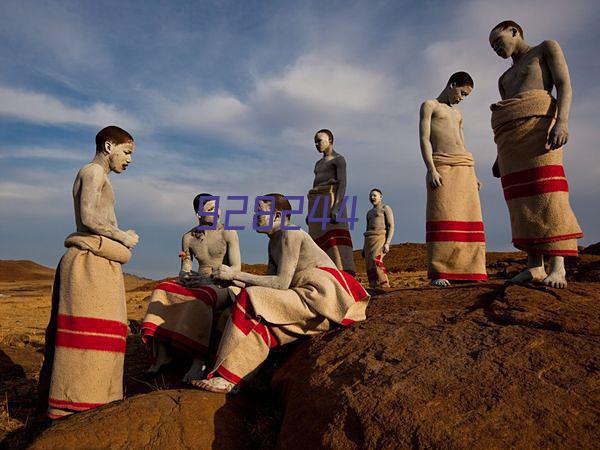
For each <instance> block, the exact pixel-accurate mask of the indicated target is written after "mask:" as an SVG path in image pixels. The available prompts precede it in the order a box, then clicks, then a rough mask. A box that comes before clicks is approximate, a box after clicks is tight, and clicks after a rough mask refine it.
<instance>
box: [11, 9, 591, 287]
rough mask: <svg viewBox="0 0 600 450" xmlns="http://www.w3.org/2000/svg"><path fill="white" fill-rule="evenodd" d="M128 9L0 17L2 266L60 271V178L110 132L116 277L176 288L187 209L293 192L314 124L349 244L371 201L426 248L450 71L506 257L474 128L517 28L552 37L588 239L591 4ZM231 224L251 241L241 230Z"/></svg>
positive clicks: (250, 256)
mask: <svg viewBox="0 0 600 450" xmlns="http://www.w3.org/2000/svg"><path fill="white" fill-rule="evenodd" d="M124 3H125V2H120V1H114V2H112V1H96V2H79V1H72V2H69V1H61V2H50V1H37V2H32V1H24V0H18V1H11V0H2V2H1V4H0V39H1V42H2V45H1V46H0V258H2V259H32V260H35V261H37V262H40V263H42V264H46V265H49V266H55V265H56V263H57V262H58V260H59V258H60V256H61V254H62V253H63V251H64V248H63V247H62V242H63V239H64V237H65V236H66V235H67V234H69V233H70V232H72V231H73V229H74V219H73V206H72V199H71V188H72V183H73V179H74V177H75V174H76V173H77V170H78V169H79V167H81V166H82V165H83V164H85V163H86V162H88V161H89V160H90V159H91V158H92V156H93V153H94V144H93V140H94V136H95V134H96V132H97V131H98V130H99V129H101V128H102V127H104V126H106V125H109V124H116V125H119V126H122V127H124V128H126V129H127V130H129V131H131V133H132V134H133V135H134V137H135V139H136V152H135V154H134V161H133V165H132V166H130V167H129V169H128V170H127V172H126V173H124V174H122V175H113V176H112V179H113V183H114V185H115V190H116V193H117V216H118V219H119V224H120V226H121V227H122V228H125V229H126V228H133V229H135V230H136V231H137V232H138V233H139V235H140V236H141V240H140V243H139V245H138V246H137V247H136V249H135V253H134V258H133V259H132V261H131V262H130V263H129V264H128V266H126V270H127V271H129V272H133V273H137V274H141V275H145V276H149V277H159V276H166V275H168V274H173V273H177V271H178V270H179V266H178V264H179V260H178V257H177V254H178V252H179V245H180V244H179V243H180V237H181V234H182V233H183V232H185V231H186V230H187V229H189V228H190V227H191V226H193V225H194V213H193V210H192V205H191V201H192V199H193V197H194V195H195V194H196V193H199V192H210V193H213V194H214V195H220V196H227V195H249V196H251V197H252V196H255V195H257V194H261V193H263V194H264V193H267V192H282V193H285V194H288V195H304V194H305V193H306V192H307V190H308V189H309V188H310V186H311V183H312V177H313V174H312V170H313V167H314V163H315V161H316V160H317V158H318V154H317V153H316V151H315V149H314V146H313V144H312V138H313V133H314V131H315V130H317V129H319V128H323V127H327V128H331V129H332V130H333V131H334V133H335V135H336V149H337V150H338V151H339V152H340V153H342V154H343V155H344V156H345V157H346V160H347V162H348V176H349V188H348V194H349V195H357V196H358V198H359V201H358V214H359V217H360V222H359V223H358V225H357V226H356V228H355V230H354V231H353V233H352V234H353V238H354V242H355V247H359V246H361V245H362V232H363V231H364V226H365V221H364V214H365V212H366V210H367V209H368V207H369V202H368V191H369V189H370V188H371V187H374V186H377V187H380V188H381V189H382V190H383V191H384V195H385V198H384V201H386V202H387V203H389V204H390V205H391V206H392V207H393V209H394V211H395V215H396V226H397V228H396V234H395V238H394V242H398V243H399V242H407V241H410V242H423V241H424V237H425V236H424V235H425V232H424V223H425V197H426V192H425V185H424V178H425V169H424V165H423V163H422V160H421V156H420V151H419V141H418V111H419V106H420V103H421V102H422V101H423V100H424V99H427V98H432V97H436V96H437V95H438V94H439V92H440V91H441V90H442V88H443V87H444V84H445V82H446V80H447V79H448V76H449V75H450V74H452V73H453V72H455V71H458V70H466V71H468V72H470V73H471V75H472V76H473V78H474V79H475V90H474V92H473V93H472V94H471V96H470V97H469V98H468V99H467V100H465V102H464V103H463V104H462V105H461V109H462V110H463V112H464V116H465V137H466V141H467V147H468V148H469V150H470V151H471V152H472V153H473V154H474V155H475V160H476V163H477V170H478V175H479V178H480V179H481V181H482V182H483V190H482V193H481V196H482V204H483V214H484V220H485V222H486V232H487V237H488V246H489V248H490V249H492V250H505V249H510V248H512V247H511V245H510V227H509V221H508V213H507V209H506V205H505V203H504V200H503V198H502V193H501V188H500V184H499V182H498V180H496V179H494V178H492V176H491V172H490V167H491V164H492V162H493V160H494V157H495V146H494V143H493V139H492V132H491V129H490V125H489V123H490V112H489V105H490V104H491V103H493V102H495V101H497V100H498V93H497V87H496V83H497V79H498V76H499V75H500V74H501V73H502V72H503V71H504V70H506V68H507V67H508V65H509V62H507V61H504V60H501V59H500V58H498V57H497V56H496V55H495V54H494V53H493V52H492V50H491V49H490V48H489V45H488V42H487V36H488V33H489V30H490V29H491V27H492V26H493V25H495V24H496V23H498V22H500V21H502V20H505V19H514V20H516V21H517V22H519V23H520V24H521V25H522V26H523V28H524V29H525V37H526V38H527V40H528V41H529V42H530V43H531V44H537V43H539V42H540V41H542V40H544V39H557V40H558V41H559V42H560V43H561V45H562V48H563V50H564V52H565V54H566V56H567V60H568V63H569V67H570V71H571V79H572V83H573V89H574V100H573V108H572V114H571V140H570V142H569V144H568V146H567V150H566V153H565V166H566V170H567V173H568V177H569V180H570V186H571V202H572V205H573V208H574V210H575V212H576V214H577V216H578V218H579V221H580V224H581V226H582V228H583V230H584V232H585V235H586V237H585V238H584V239H583V240H582V241H581V243H582V244H583V245H585V244H589V243H593V242H597V241H600V214H599V212H598V206H597V205H598V198H600V187H599V182H598V180H599V179H600V164H599V163H598V161H599V158H598V153H599V152H600V148H599V146H598V131H597V128H598V123H599V114H598V105H599V104H600V87H598V85H597V80H598V79H600V58H598V51H597V45H598V41H599V39H600V33H599V31H598V25H597V24H598V23H599V22H600V3H598V2H596V1H593V0H581V1H579V0H576V1H571V2H565V1H563V0H532V1H529V0H507V1H503V2H498V1H478V0H471V1H461V0H455V1H447V2H446V1H431V0H429V1H428V0H423V1H420V2H408V1H398V0H396V1H392V0H390V1H383V0H381V1H377V0H375V1H373V0H370V1H368V2H367V1H356V2H352V1H348V0H344V1H326V0H320V1H314V2H310V1H302V2H298V1H277V2H262V1H253V0H244V1H227V0H223V1H196V2H185V1H178V2H171V1H144V2H142V1H137V2H136V1H131V2H126V4H124ZM236 205H237V203H231V204H230V205H229V206H230V207H235V206H236ZM223 206H224V207H225V208H226V207H227V206H228V204H227V202H225V204H224V205H223ZM240 219H241V218H240ZM297 222H298V223H303V220H302V219H299V220H297ZM235 223H238V224H242V223H244V224H245V225H247V226H248V228H250V226H249V225H250V222H249V218H247V219H246V220H238V221H237V222H235ZM240 240H241V244H242V258H243V259H244V261H246V262H264V260H265V255H266V238H265V237H264V236H261V235H257V234H256V233H255V232H254V231H252V230H251V229H247V230H245V231H242V232H240Z"/></svg>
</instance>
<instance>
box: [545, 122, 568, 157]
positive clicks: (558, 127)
mask: <svg viewBox="0 0 600 450" xmlns="http://www.w3.org/2000/svg"><path fill="white" fill-rule="evenodd" d="M568 140H569V125H568V124H567V122H565V121H562V120H557V121H556V123H555V124H554V126H553V127H552V130H551V131H550V134H549V135H548V144H547V146H548V148H549V149H550V150H556V149H557V148H561V147H562V146H563V145H565V144H566V143H567V141H568Z"/></svg>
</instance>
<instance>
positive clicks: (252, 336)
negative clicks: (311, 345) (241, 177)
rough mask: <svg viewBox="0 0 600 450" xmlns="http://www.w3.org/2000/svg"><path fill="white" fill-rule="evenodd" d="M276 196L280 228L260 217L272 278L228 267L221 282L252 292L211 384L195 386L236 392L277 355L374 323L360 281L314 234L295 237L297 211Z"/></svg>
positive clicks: (241, 297) (244, 296)
mask: <svg viewBox="0 0 600 450" xmlns="http://www.w3.org/2000/svg"><path fill="white" fill-rule="evenodd" d="M269 196H270V197H273V201H274V202H275V207H274V210H275V213H274V217H273V222H272V226H271V225H270V224H269V220H268V219H269V217H268V216H265V215H258V216H257V223H258V225H259V226H260V227H261V228H263V227H264V229H263V230H257V231H259V232H263V233H266V234H267V235H268V237H269V267H268V274H267V275H253V274H249V273H246V272H241V271H240V270H236V269H233V268H231V267H228V266H225V265H223V266H221V268H220V269H219V270H218V271H217V272H216V273H214V274H213V276H214V277H215V278H217V279H221V280H227V281H231V280H237V281H241V282H243V283H246V285H249V287H247V288H245V289H243V290H242V291H241V292H240V293H239V294H238V295H237V298H236V301H235V303H234V305H233V307H232V312H231V317H230V318H229V320H228V322H227V325H226V326H225V330H224V332H223V337H222V339H221V342H220V344H219V350H218V352H217V358H216V364H215V366H214V368H213V370H212V371H211V372H210V373H209V375H208V377H207V379H206V380H202V381H199V382H194V383H193V384H194V385H196V386H198V387H201V388H203V389H206V390H209V391H214V392H231V391H232V390H233V389H234V388H235V387H236V385H237V384H239V383H240V382H241V381H244V380H247V379H248V378H249V377H250V376H251V375H252V374H253V373H255V372H256V371H257V369H258V368H259V366H260V365H261V363H262V362H263V361H264V360H265V359H266V358H267V356H268V354H269V350H270V349H271V348H274V347H277V346H279V345H284V344H287V343H289V342H293V341H295V340H297V339H299V338H300V337H302V336H308V335H312V334H317V333H322V332H324V331H327V330H330V329H332V328H334V327H337V326H339V325H349V324H352V323H354V322H356V321H362V320H365V318H366V316H365V311H366V308H367V304H368V301H369V299H370V296H369V295H368V294H367V292H366V291H365V290H364V289H363V287H362V286H361V285H360V284H359V283H358V281H356V280H355V279H354V277H352V275H350V274H348V273H347V272H344V271H341V270H339V269H337V268H336V265H335V264H334V263H333V261H332V260H331V258H329V256H327V254H326V253H325V252H324V251H323V250H322V249H321V248H320V247H319V246H318V245H317V244H316V243H315V242H314V241H313V240H312V238H311V237H310V236H309V235H308V234H307V233H306V232H304V231H303V230H300V229H293V230H290V229H289V228H290V227H291V226H292V225H291V224H290V223H289V216H287V215H286V216H283V215H282V211H286V210H287V211H289V210H291V206H290V204H289V202H288V201H287V200H286V199H285V197H284V196H283V195H281V194H270V195H269ZM270 203H271V202H270V201H269V200H267V201H264V202H261V203H260V209H261V210H262V211H269V210H270V209H269V208H270ZM283 225H285V228H284V229H282V228H281V227H282V226H283Z"/></svg>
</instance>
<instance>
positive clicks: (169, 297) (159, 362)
mask: <svg viewBox="0 0 600 450" xmlns="http://www.w3.org/2000/svg"><path fill="white" fill-rule="evenodd" d="M206 197H210V194H199V195H197V196H196V198H194V211H196V214H197V215H198V221H199V224H200V225H201V226H211V225H213V224H214V221H215V220H216V221H217V227H216V229H215V230H202V229H199V227H195V228H193V229H191V230H190V231H188V232H187V233H185V234H184V235H183V238H182V244H181V247H182V252H181V254H180V256H181V271H180V273H179V279H175V280H170V281H165V282H162V283H160V284H159V285H158V286H156V288H155V289H154V291H153V292H152V296H151V298H150V304H149V305H148V311H147V313H146V317H145V318H144V321H143V324H142V339H143V340H144V341H145V342H149V341H152V344H153V351H154V356H155V361H154V364H153V365H152V366H151V367H150V368H149V369H148V372H149V373H157V372H158V371H159V370H160V368H161V367H162V366H163V365H165V364H168V363H169V362H171V361H172V358H173V356H172V355H171V352H169V348H168V346H171V347H176V348H178V349H179V350H181V351H183V352H184V353H187V354H189V355H190V356H192V357H194V360H193V363H192V366H191V368H190V370H189V371H188V372H187V373H186V375H185V376H184V378H183V380H184V381H185V382H190V381H191V380H194V379H200V378H202V372H203V370H204V364H205V361H206V358H207V356H208V353H209V348H210V347H212V346H214V347H216V345H215V342H216V341H217V340H218V331H217V329H218V326H216V323H217V319H218V317H219V316H220V315H222V313H223V312H224V311H225V310H226V309H227V308H228V307H229V306H230V305H231V301H230V299H229V293H230V291H229V289H228V288H227V284H228V283H225V284H224V285H219V284H217V283H215V281H214V280H213V279H212V278H211V275H212V273H213V271H214V270H215V269H218V268H219V266H220V265H221V264H223V263H227V264H230V265H231V267H232V268H234V269H235V270H239V269H241V257H240V246H239V240H238V235H237V232H236V231H234V230H225V229H224V227H223V225H222V224H221V223H220V220H219V219H220V211H218V213H217V214H216V217H215V213H214V211H215V201H214V200H209V199H206ZM203 199H204V200H203ZM201 200H202V205H200V201H201ZM202 212H203V213H205V214H202ZM193 258H196V260H197V261H198V265H199V267H198V271H197V272H195V271H193V270H192V259H193ZM221 284H222V283H221ZM211 343H212V345H211Z"/></svg>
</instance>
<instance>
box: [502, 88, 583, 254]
mask: <svg viewBox="0 0 600 450" xmlns="http://www.w3.org/2000/svg"><path fill="white" fill-rule="evenodd" d="M491 110H492V128H493V130H494V140H495V141H496V145H497V147H498V168H499V169H500V175H501V181H502V188H503V190H504V199H505V200H506V203H507V205H508V210H509V213H510V223H511V228H512V242H513V245H514V246H515V247H517V248H518V249H520V250H524V251H526V252H529V253H537V254H543V255H553V256H576V255H577V254H578V252H577V239H578V238H581V237H582V236H583V233H582V232H581V228H579V224H578V223H577V219H576V217H575V214H574V213H573V210H572V209H571V205H570V204H569V185H568V183H567V179H566V177H565V171H564V169H563V164H562V161H563V149H562V148H560V149H556V150H548V149H547V147H546V142H547V139H548V134H549V132H550V130H551V129H552V126H553V125H554V123H555V116H556V100H555V99H554V98H553V97H552V96H551V95H550V93H548V92H547V91H545V90H531V91H527V92H523V93H521V94H518V95H517V96H515V97H513V98H509V99H507V100H503V101H501V102H498V103H495V104H493V105H492V106H491Z"/></svg>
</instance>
